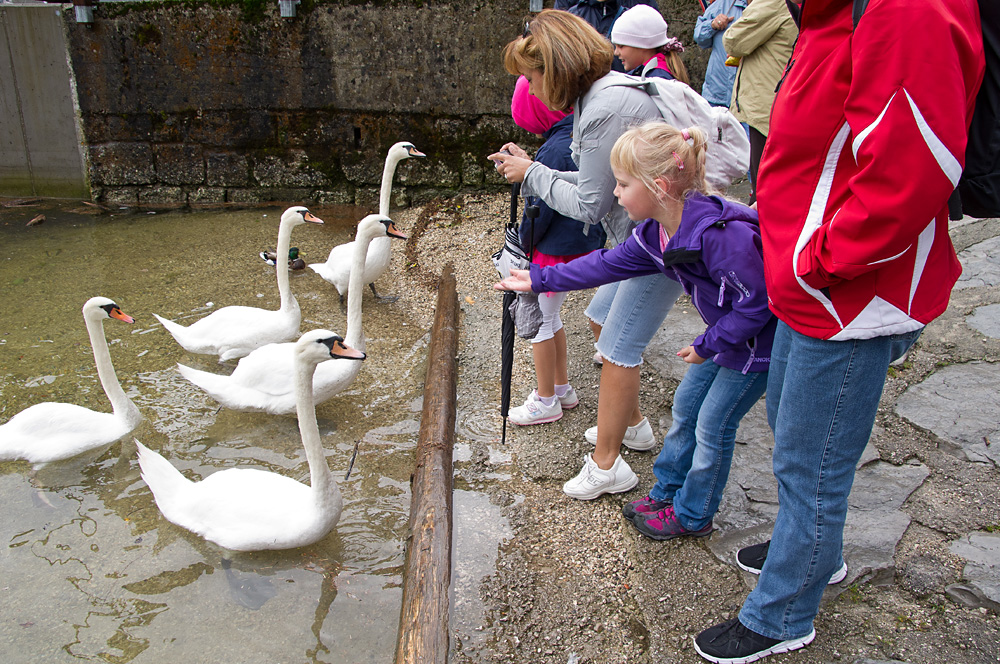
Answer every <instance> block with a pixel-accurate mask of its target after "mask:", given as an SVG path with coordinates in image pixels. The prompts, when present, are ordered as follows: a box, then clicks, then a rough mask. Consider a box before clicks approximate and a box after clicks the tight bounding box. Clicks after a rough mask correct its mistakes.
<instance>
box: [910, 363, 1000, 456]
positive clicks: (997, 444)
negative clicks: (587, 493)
mask: <svg viewBox="0 0 1000 664" xmlns="http://www.w3.org/2000/svg"><path fill="white" fill-rule="evenodd" d="M896 412H897V413H898V414H899V415H900V416H901V417H904V418H906V419H907V420H909V421H910V422H912V423H913V424H915V425H917V426H919V427H922V428H924V429H928V430H929V431H931V432H933V433H934V434H935V435H936V436H938V437H939V438H940V439H941V440H942V441H943V442H944V443H945V446H944V449H948V450H950V451H951V452H953V453H955V454H957V455H960V456H964V457H965V458H968V459H969V460H970V461H974V462H978V463H988V462H992V463H994V464H997V465H998V466H1000V423H998V421H997V413H1000V368H998V367H997V366H996V365H995V364H990V363H988V362H969V363H967V364H955V365H951V366H947V367H944V368H942V369H940V370H938V371H936V372H935V373H933V374H931V375H930V376H928V377H927V378H926V379H924V381H923V382H922V383H919V384H917V385H913V386H911V387H909V388H908V389H907V390H906V392H904V393H903V395H902V396H901V397H900V398H899V402H898V403H897V405H896Z"/></svg>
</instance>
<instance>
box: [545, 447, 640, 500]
mask: <svg viewBox="0 0 1000 664" xmlns="http://www.w3.org/2000/svg"><path fill="white" fill-rule="evenodd" d="M637 484H639V478H638V477H636V476H635V473H633V472H632V469H631V468H629V465H628V464H627V463H625V460H624V459H622V458H621V456H620V455H619V456H618V458H617V459H615V465H613V466H611V470H601V469H600V468H598V467H597V464H596V463H594V459H593V458H592V457H591V456H590V455H589V454H585V455H584V456H583V470H581V471H580V474H579V475H577V476H576V477H574V478H573V479H571V480H570V481H569V482H566V483H565V484H563V493H565V494H566V495H567V496H570V497H571V498H577V499H579V500H593V499H594V498H597V497H598V496H603V495H604V494H606V493H623V492H625V491H630V490H632V489H634V488H635V487H636V485H637Z"/></svg>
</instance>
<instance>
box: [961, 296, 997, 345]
mask: <svg viewBox="0 0 1000 664" xmlns="http://www.w3.org/2000/svg"><path fill="white" fill-rule="evenodd" d="M965 322H966V323H968V324H969V327H971V328H972V329H974V330H976V331H977V332H980V333H981V334H985V335H986V336H988V337H992V338H994V339H1000V304H990V305H987V306H985V307H977V308H976V310H975V311H973V312H972V315H971V316H969V317H968V318H966V319H965Z"/></svg>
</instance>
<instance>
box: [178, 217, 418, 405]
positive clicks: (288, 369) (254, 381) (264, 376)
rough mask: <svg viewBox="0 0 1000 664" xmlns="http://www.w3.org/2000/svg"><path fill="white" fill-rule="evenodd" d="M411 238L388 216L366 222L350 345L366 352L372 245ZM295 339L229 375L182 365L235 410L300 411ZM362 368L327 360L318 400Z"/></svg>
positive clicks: (356, 263)
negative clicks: (365, 298)
mask: <svg viewBox="0 0 1000 664" xmlns="http://www.w3.org/2000/svg"><path fill="white" fill-rule="evenodd" d="M383 237H389V238H393V237H395V238H401V239H406V236H405V235H403V234H402V233H400V232H399V231H398V230H396V226H395V224H393V222H392V220H391V219H389V218H388V217H383V216H381V215H377V214H371V215H368V216H367V217H365V218H364V219H362V220H361V222H360V223H359V224H358V231H357V235H356V239H355V241H354V242H353V243H352V244H353V245H354V257H353V259H352V261H351V262H352V265H351V274H352V275H354V276H352V277H351V285H350V292H349V293H348V298H347V332H346V334H345V337H346V343H347V345H348V346H350V347H351V348H356V349H358V350H360V351H364V350H365V335H364V330H363V328H362V325H361V300H362V297H361V294H362V291H363V289H364V282H363V281H362V280H361V279H358V278H355V277H356V276H358V275H360V274H361V273H362V271H363V270H364V264H365V256H366V255H367V251H368V246H369V244H370V243H371V242H373V241H374V240H377V239H379V238H383ZM294 348H295V344H294V343H281V344H267V345H266V346H261V347H260V348H258V349H256V350H255V351H253V352H252V353H250V354H249V355H247V356H246V357H244V358H242V359H241V360H240V361H239V364H237V365H236V369H235V370H234V371H233V373H232V374H231V375H229V376H223V375H219V374H215V373H211V372H208V371H200V370H198V369H193V368H191V367H188V366H185V365H183V364H178V365H177V370H178V371H180V373H181V375H182V376H184V377H185V378H186V379H188V380H189V381H190V382H192V383H194V384H195V385H197V386H198V387H200V388H201V389H202V390H204V391H205V392H207V393H208V395H209V396H211V397H212V398H213V399H215V400H216V401H218V402H219V403H220V404H222V405H223V406H225V407H226V408H230V409H232V410H252V411H264V412H267V413H271V414H272V415H287V414H290V413H294V412H295V380H294V379H295V367H294V363H293V361H292V357H293V354H294ZM359 370H360V366H359V365H358V364H357V363H354V362H350V363H346V364H345V363H343V362H324V363H323V364H321V365H319V366H318V367H316V373H315V374H314V376H313V404H315V405H319V404H321V403H323V402H324V401H326V400H327V399H329V398H331V397H332V396H334V395H335V394H338V393H339V392H341V391H343V390H344V389H345V388H346V387H347V386H348V385H350V384H351V383H353V382H354V379H355V378H356V377H357V375H358V371H359Z"/></svg>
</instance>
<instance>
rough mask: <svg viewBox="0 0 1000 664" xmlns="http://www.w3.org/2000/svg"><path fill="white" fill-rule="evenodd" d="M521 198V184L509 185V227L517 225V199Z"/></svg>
mask: <svg viewBox="0 0 1000 664" xmlns="http://www.w3.org/2000/svg"><path fill="white" fill-rule="evenodd" d="M520 197H521V183H520V182H515V183H513V184H512V185H510V225H511V226H516V225H517V199H518V198H520Z"/></svg>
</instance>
